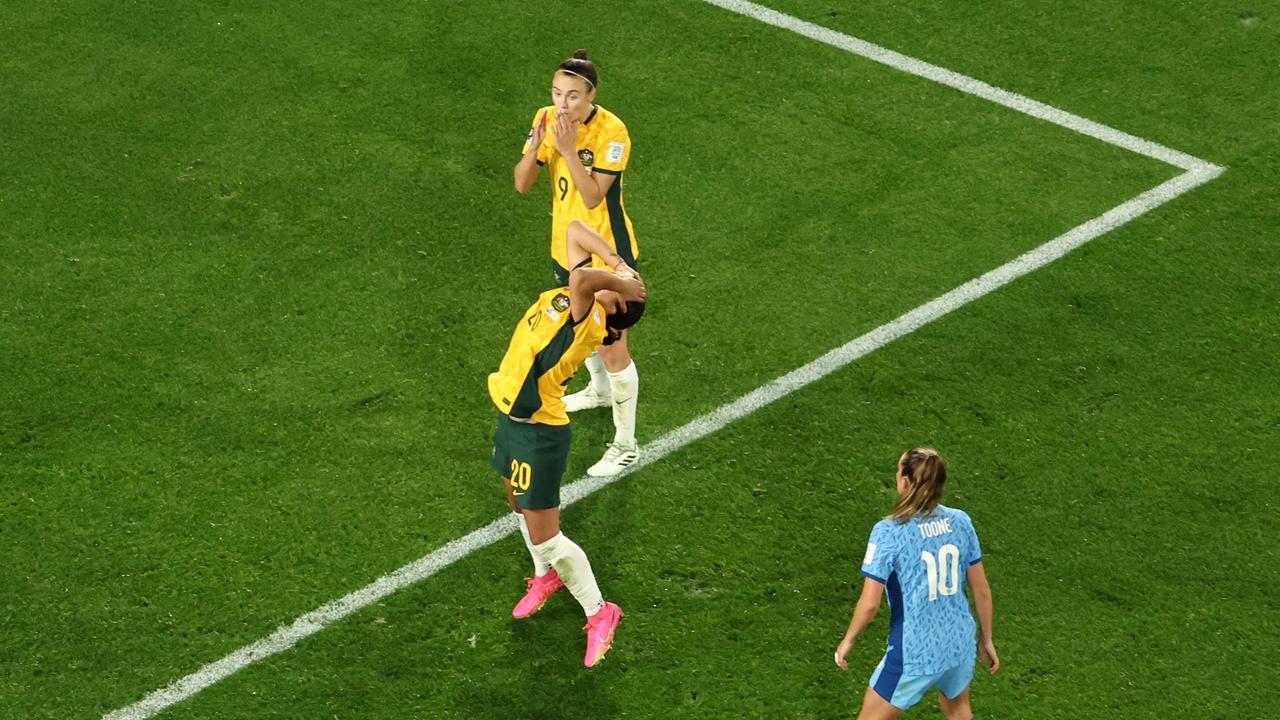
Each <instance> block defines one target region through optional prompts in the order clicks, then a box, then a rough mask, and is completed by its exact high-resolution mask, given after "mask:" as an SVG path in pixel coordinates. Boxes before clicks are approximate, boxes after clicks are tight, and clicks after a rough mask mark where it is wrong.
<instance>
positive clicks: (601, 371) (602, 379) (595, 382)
mask: <svg viewBox="0 0 1280 720" xmlns="http://www.w3.org/2000/svg"><path fill="white" fill-rule="evenodd" d="M583 364H584V365H586V366H587V372H589V373H591V387H592V388H593V389H594V390H595V391H596V394H597V395H599V396H600V397H603V398H607V397H609V385H610V383H609V371H608V370H606V369H605V367H604V360H601V359H600V353H598V352H595V351H594V350H593V351H592V352H591V354H590V355H588V356H587V360H586V362H585V363H583Z"/></svg>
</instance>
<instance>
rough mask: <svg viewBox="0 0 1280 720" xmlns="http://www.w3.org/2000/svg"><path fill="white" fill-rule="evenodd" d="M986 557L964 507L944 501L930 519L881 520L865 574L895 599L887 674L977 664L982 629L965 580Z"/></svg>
mask: <svg viewBox="0 0 1280 720" xmlns="http://www.w3.org/2000/svg"><path fill="white" fill-rule="evenodd" d="M981 561H982V549H981V548H980V547H979V546H978V534H977V532H975V531H974V529H973V521H972V520H970V519H969V516H968V515H966V514H965V513H964V512H962V511H960V510H954V509H952V508H949V507H945V506H942V505H939V506H938V508H937V509H936V510H935V511H934V512H933V514H932V515H929V516H927V517H926V516H923V515H917V516H915V517H913V518H911V519H910V520H908V521H907V522H905V523H899V522H898V521H897V520H881V521H880V522H878V523H876V526H875V527H874V528H872V530H871V539H870V541H868V543H867V554H866V556H865V557H864V558H863V559H862V574H863V575H864V576H865V577H869V578H871V579H873V580H876V581H878V582H881V583H884V586H885V593H886V594H887V595H888V596H889V611H890V620H889V642H888V645H889V648H888V652H886V653H885V670H886V671H890V672H900V673H903V674H906V675H929V674H933V673H940V672H943V671H944V670H947V669H949V668H953V667H955V666H956V665H960V664H963V663H972V662H973V661H974V657H975V655H976V653H977V642H976V640H975V634H976V631H977V626H976V625H975V624H974V622H973V615H972V613H970V612H969V600H968V598H967V597H965V593H964V585H965V575H966V573H967V571H968V569H969V566H970V565H973V564H974V563H978V562H981Z"/></svg>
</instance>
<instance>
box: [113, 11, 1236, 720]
mask: <svg viewBox="0 0 1280 720" xmlns="http://www.w3.org/2000/svg"><path fill="white" fill-rule="evenodd" d="M705 1H706V2H710V3H711V4H714V5H718V6H720V7H723V8H725V9H728V10H732V11H734V12H739V13H741V14H744V15H747V16H748V17H753V18H756V19H758V20H761V21H762V22H766V23H768V24H770V25H775V26H777V27H782V28H785V29H788V30H792V31H794V32H797V33H800V34H801V35H804V36H806V37H810V38H813V39H815V40H818V41H820V42H824V43H828V44H831V45H835V46H836V47H840V48H843V49H845V50H848V51H849V52H852V53H854V54H857V55H862V56H863V57H868V58H870V59H873V60H877V61H879V62H884V63H886V64H888V65H891V66H893V67H896V68H898V69H901V70H904V71H905V72H909V73H912V74H914V75H919V76H921V77H925V78H928V79H930V80H935V81H937V82H940V83H943V84H945V85H949V86H951V87H955V88H957V89H959V90H962V91H964V92H969V93H972V94H975V95H979V96H980V97H985V98H987V99H989V100H992V101H993V102H997V103H999V104H1001V105H1004V106H1006V107H1010V108H1013V109H1015V110H1019V111H1020V112H1025V113H1027V114H1029V115H1033V116H1035V117H1040V118H1043V119H1045V120H1049V121H1050V122H1053V123H1056V124H1058V125H1062V126H1063V127H1067V128H1070V129H1072V130H1075V131H1077V132H1081V133H1084V134H1086V135H1089V136H1091V137H1095V138H1097V139H1099V140H1103V141H1106V142H1109V143H1112V144H1114V145H1119V146H1120V147H1124V148H1127V149H1129V150H1133V151H1134V152H1137V153H1140V154H1142V155H1147V156H1149V157H1153V158H1156V159H1159V160H1163V161H1165V162H1168V163H1169V164H1171V165H1175V166H1177V167H1180V168H1183V169H1184V170H1186V172H1184V173H1183V174H1181V175H1179V176H1177V177H1175V178H1173V179H1171V180H1168V181H1166V182H1164V183H1161V184H1160V185H1157V186H1156V187H1154V188H1152V189H1151V190H1148V191H1146V192H1144V193H1142V194H1140V195H1138V196H1137V197H1134V198H1133V199H1131V200H1128V201H1127V202H1124V203H1122V204H1120V205H1118V206H1116V207H1114V208H1112V209H1111V210H1108V211H1107V212H1105V213H1103V214H1102V215H1099V216H1098V217H1096V218H1093V219H1092V220H1089V221H1087V222H1085V223H1082V224H1080V225H1077V226H1076V227H1074V228H1072V229H1071V230H1068V231H1067V232H1066V233H1063V234H1062V235H1059V236H1058V237H1056V238H1054V239H1053V240H1050V241H1049V242H1047V243H1045V244H1043V245H1041V246H1039V247H1037V248H1035V249H1034V250H1031V251H1030V252H1027V253H1025V254H1024V255H1021V256H1019V257H1018V258H1016V259H1014V260H1012V261H1010V262H1007V263H1005V264H1004V265H1001V266H1000V267H998V268H996V269H995V270H991V271H989V272H987V273H984V274H983V275H980V276H979V277H976V278H974V279H973V280H970V281H969V282H966V283H964V284H963V285H960V286H959V287H957V288H955V289H953V290H951V291H950V292H947V293H945V294H943V295H940V296H938V297H936V298H934V299H933V300H930V301H929V302H927V303H925V304H923V305H921V306H919V307H917V308H915V309H914V310H911V311H909V312H907V313H905V314H903V315H901V316H899V317H898V318H896V319H894V320H892V321H890V322H888V323H885V324H884V325H881V326H880V327H878V328H876V329H874V330H872V331H870V332H868V333H866V334H864V335H862V336H860V337H858V338H855V339H853V340H851V341H849V342H848V343H845V344H844V345H841V346H840V347H838V348H836V349H834V350H832V351H830V352H828V353H827V354H825V355H823V356H821V357H819V358H818V359H816V360H814V361H812V362H810V363H808V364H806V365H804V366H803V367H800V368H797V369H795V370H792V371H791V372H789V373H787V374H786V375H783V376H781V377H779V378H777V379H775V380H772V381H770V382H768V383H766V384H764V385H762V386H760V387H758V388H756V389H755V390H752V391H751V392H749V393H747V394H746V395H743V396H742V397H739V398H738V399H736V400H734V401H732V402H729V403H726V404H725V405H722V406H720V407H719V408H716V409H715V410H713V411H711V412H709V413H707V414H705V415H702V416H700V417H698V418H695V419H694V420H692V421H690V422H689V423H687V424H685V425H683V426H681V427H679V428H676V429H675V430H672V431H671V432H668V433H667V434H666V435H663V436H662V437H660V438H658V439H657V440H654V441H653V442H651V443H649V444H648V445H646V446H645V447H644V451H643V452H642V453H641V455H640V460H639V461H638V462H637V463H636V464H635V465H632V466H631V467H630V468H628V469H626V470H625V471H623V472H622V473H621V474H619V475H615V476H613V477H609V478H593V477H582V478H579V479H578V480H576V481H574V482H573V483H572V484H570V485H568V486H567V487H565V488H564V489H563V491H562V492H561V501H562V504H563V505H571V504H573V503H575V502H577V501H579V500H582V499H583V498H585V497H588V496H589V495H591V494H592V493H595V492H596V491H598V490H600V489H601V488H604V487H606V486H608V485H611V484H613V483H615V482H617V481H618V480H621V479H622V478H624V477H626V476H627V475H630V474H631V473H633V472H635V471H637V470H639V469H640V468H643V467H645V466H646V465H649V464H650V463H654V462H657V461H659V460H661V459H663V458H664V457H666V456H667V455H670V454H671V453H673V452H676V451H677V450H680V449H681V448H683V447H685V446H686V445H688V444H690V443H692V442H695V441H697V440H700V439H702V438H704V437H706V436H707V435H710V434H711V433H714V432H716V431H717V430H719V429H721V428H723V427H725V426H726V425H728V424H729V423H732V422H734V421H735V420H739V419H741V418H743V417H746V416H747V415H750V414H751V413H754V412H755V411H756V410H759V409H760V408H762V407H764V406H766V405H768V404H769V403H772V402H773V401H775V400H778V399H779V398H782V397H785V396H787V395H789V394H791V393H793V392H795V391H796V390H799V389H800V388H803V387H805V386H807V385H809V384H811V383H813V382H816V381H818V380H820V379H822V378H824V377H826V376H827V375H830V374H831V373H833V372H835V371H836V370H839V369H840V368H842V367H844V366H846V365H848V364H849V363H852V362H853V361H854V360H857V359H858V358H860V357H862V356H864V355H866V354H868V353H870V352H872V351H874V350H876V349H878V348H881V347H884V346H885V345H887V344H888V343H890V342H893V341H894V340H896V339H898V338H900V337H903V336H904V335H907V334H909V333H911V332H914V331H915V330H917V329H919V328H921V327H923V326H925V325H927V324H929V323H930V322H933V321H934V320H937V319H938V318H940V317H942V316H944V315H946V314H948V313H950V312H951V311H953V310H955V309H957V308H960V307H963V306H965V305H967V304H969V303H971V302H973V301H974V300H977V299H978V298H980V297H982V296H984V295H986V294H988V293H990V292H992V291H994V290H996V289H997V288H1000V287H1003V286H1004V285H1007V284H1009V283H1010V282H1012V281H1014V280H1016V279H1017V278H1020V277H1022V276H1023V275H1026V274H1027V273H1030V272H1032V271H1034V270H1037V269H1039V268H1041V267H1044V266H1045V265H1048V264H1049V263H1051V262H1053V261H1054V260H1057V259H1058V258H1060V257H1062V256H1063V255H1066V254H1067V253H1069V252H1071V251H1072V250H1074V249H1076V248H1078V247H1080V246H1081V245H1084V244H1085V243H1087V242H1089V241H1090V240H1093V239H1094V238H1096V237H1099V236H1100V235H1103V234H1105V233H1107V232H1110V231H1111V230H1114V229H1116V228H1118V227H1120V226H1121V225H1124V224H1125V223H1127V222H1129V221H1130V220H1132V219H1134V218H1136V217H1138V216H1140V215H1143V214H1144V213H1147V212H1149V211H1151V210H1152V209H1154V208H1157V207H1159V206H1161V205H1163V204H1164V203H1167V202H1169V201H1170V200H1173V199H1174V198H1176V197H1178V196H1179V195H1181V194H1183V193H1185V192H1188V191H1190V190H1193V189H1195V188H1197V187H1199V186H1200V185H1203V184H1204V183H1207V182H1209V181H1210V180H1212V179H1214V178H1215V177H1217V176H1218V175H1220V174H1221V173H1222V171H1223V168H1221V167H1219V166H1217V165H1214V164H1213V163H1210V162H1206V161H1204V160H1200V159H1199V158H1195V157H1192V156H1190V155H1187V154H1185V153H1181V152H1178V151H1176V150H1171V149H1169V148H1166V147H1164V146H1162V145H1157V144H1156V143H1152V142H1149V141H1146V140H1143V139H1141V138H1137V137H1134V136H1132V135H1129V134H1127V133H1123V132H1120V131H1119V130H1114V129H1112V128H1109V127H1107V126H1105V125H1101V124H1098V123H1095V122H1093V121H1091V120H1086V119H1084V118H1081V117H1078V116H1076V115H1072V114H1070V113H1067V112H1064V111H1061V110H1058V109H1056V108H1052V107H1049V106H1047V105H1044V104H1043V103H1038V102H1036V101H1034V100H1031V99H1029V98H1024V97H1022V96H1021V95H1015V94H1013V93H1009V92H1006V91H1004V90H1000V89H999V88H995V87H992V86H990V85H987V84H986V83H983V82H981V81H978V80H974V79H972V78H968V77H966V76H964V75H959V74H958V73H953V72H951V71H950V70H946V69H945V68H940V67H937V66H934V65H929V64H928V63H924V62H921V61H919V60H915V59H913V58H909V57H906V56H905V55H901V54H899V53H895V52H893V51H892V50H887V49H884V48H880V47H879V46H876V45H871V44H870V43H866V42H864V41H862V40H858V39H857V38H853V37H850V36H848V35H843V34H841V33H836V32H834V31H831V30H827V29H826V28H822V27H821V26H817V25H812V24H810V23H806V22H804V21H803V20H799V19H797V18H793V17H791V16H789V15H783V14H781V13H777V12H774V11H773V10H769V9H768V8H764V7H761V6H759V5H754V4H752V3H745V2H733V1H732V0H705ZM846 45H848V46H846ZM855 48H856V49H855ZM515 529H516V523H515V519H514V516H512V515H509V514H508V515H504V516H502V517H500V518H498V519H497V520H494V521H493V522H491V523H489V524H488V525H485V526H484V527H482V528H479V529H477V530H473V531H471V532H470V533H467V534H466V535H464V536H462V537H460V538H458V539H456V540H453V541H452V542H450V543H448V544H446V545H445V546H443V547H441V548H439V549H438V550H435V551H434V552H432V553H430V554H428V555H425V556H423V557H421V558H418V559H417V560H415V561H413V562H411V563H409V564H408V565H405V566H404V567H401V568H400V569H398V570H396V571H394V572H391V573H389V574H387V575H383V576H382V577H380V578H378V579H377V580H374V581H373V582H371V583H369V584H368V585H366V586H364V587H363V588H360V589H359V590H356V591H355V592H352V593H349V594H347V595H345V596H343V597H341V598H338V599H337V600H334V601H332V602H329V603H326V604H324V605H322V606H320V607H319V608H316V609H315V610H312V611H311V612H309V613H306V614H305V615H302V616H301V617H299V618H298V619H296V620H294V621H293V622H292V623H290V624H289V625H285V626H282V627H280V628H279V629H277V630H276V631H275V632H273V633H272V634H271V635H268V636H267V637H265V638H263V639H261V640H258V641H257V642H253V643H250V644H249V645H246V646H244V647H242V648H240V649H239V650H236V651H235V652H232V653H231V654H230V655H227V656H226V657H224V658H222V659H221V660H217V661H215V662H212V663H209V664H208V665H205V666H204V667H202V668H200V669H199V670H197V671H195V672H193V673H191V674H190V675H186V676H184V677H181V678H179V679H177V680H175V681H174V682H172V683H170V684H169V685H167V686H165V687H163V688H161V689H159V690H156V691H155V692H152V693H151V694H149V695H147V696H146V697H144V698H143V699H142V700H139V701H138V702H136V703H134V704H132V705H129V706H127V707H123V708H120V709H119V710H115V711H112V712H110V713H107V714H106V715H104V716H103V717H102V720H145V718H150V717H153V716H155V715H157V714H159V713H161V712H163V711H164V710H165V709H167V708H168V707H170V706H171V705H175V704H177V703H180V702H182V701H183V700H186V699H188V698H190V697H192V696H193V695H195V694H197V693H199V692H200V691H201V690H204V689H205V688H207V687H209V686H210V685H213V684H214V683H217V682H218V681H220V680H223V679H225V678H227V677H229V676H230V675H232V674H234V673H236V672H238V671H239V670H241V669H243V668H245V667H247V666H249V665H251V664H253V663H255V662H258V661H259V660H264V659H266V658H268V657H271V656H272V655H275V654H277V653H281V652H284V651H285V650H288V649H289V648H291V647H293V646H294V645H296V644H297V643H298V642H299V641H301V640H302V639H304V638H306V637H309V636H311V635H314V634H315V633H317V632H319V631H321V630H323V629H324V628H325V627H327V626H329V625H331V624H333V623H335V622H338V621H339V620H341V619H343V618H345V617H347V616H348V615H350V614H352V613H354V612H356V611H358V610H362V609H364V608H366V607H369V606H370V605H372V604H374V603H376V602H379V601H380V600H382V599H383V598H385V597H387V596H389V595H391V594H392V593H394V592H396V591H397V590H401V589H403V588H405V587H408V586H409V585H412V584H414V583H417V582H420V581H422V580H425V579H427V578H429V577H431V576H432V575H434V574H436V573H437V572H439V571H440V570H443V569H444V568H447V567H449V566H450V565H452V564H453V563H455V562H457V561H458V560H461V559H462V558H464V557H466V556H468V555H470V554H471V553H473V552H476V551H477V550H480V549H483V548H485V547H488V546H489V545H492V544H493V543H495V542H497V541H498V540H501V539H503V538H505V537H507V536H508V535H510V534H512V533H513V532H515Z"/></svg>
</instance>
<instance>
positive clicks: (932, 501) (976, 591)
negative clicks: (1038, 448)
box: [836, 448, 1000, 720]
mask: <svg viewBox="0 0 1280 720" xmlns="http://www.w3.org/2000/svg"><path fill="white" fill-rule="evenodd" d="M946 481H947V466H946V464H945V462H944V461H943V459H942V456H941V455H939V454H938V452H937V451H936V450H933V449H930V448H916V449H914V450H908V451H907V452H905V453H903V454H902V457H901V458H899V459H898V472H897V485H898V499H897V501H896V502H895V503H894V505H893V512H892V513H890V515H889V516H888V517H886V518H885V519H883V520H881V521H880V522H878V523H876V525H875V527H874V528H872V530H871V539H870V541H869V542H868V543H867V554H866V555H865V556H864V557H863V558H862V575H863V578H864V580H863V582H862V595H861V596H860V597H859V598H858V605H857V607H856V608H854V611H853V619H852V620H851V621H850V622H849V631H848V632H846V633H845V636H844V639H843V640H841V641H840V645H839V647H837V648H836V665H838V666H840V669H841V670H848V669H849V666H848V664H847V663H846V662H845V658H846V657H848V655H849V653H850V651H852V650H853V645H854V642H855V641H856V640H857V638H858V635H859V634H860V633H861V632H862V631H863V630H865V629H866V628H867V626H868V625H870V624H871V620H872V619H873V618H875V616H876V611H877V610H879V609H880V598H881V597H882V596H883V595H885V594H886V593H887V594H888V595H889V612H890V620H889V640H888V649H887V650H886V651H885V654H884V659H882V660H881V661H880V664H879V665H878V666H877V667H876V669H875V672H874V673H873V674H872V676H871V681H870V682H869V683H868V687H867V692H866V694H865V695H864V697H863V699H862V710H861V711H860V712H859V713H858V720H882V719H887V718H897V717H901V716H902V713H903V712H905V711H906V710H907V708H909V707H911V706H912V705H915V704H916V703H917V702H919V701H920V698H922V697H924V694H925V692H927V691H928V690H929V688H931V687H937V688H938V704H939V705H940V706H941V708H942V713H943V714H944V715H946V717H947V718H948V720H972V718H973V709H972V708H971V707H970V705H969V682H970V681H971V680H972V679H973V665H974V659H975V656H976V657H977V658H979V659H981V660H982V662H983V664H984V665H986V666H987V671H988V672H991V673H994V672H995V671H996V670H998V669H999V668H1000V658H999V656H997V655H996V646H995V644H994V643H993V642H992V640H991V620H992V605H991V586H990V585H988V584H987V573H986V571H985V570H983V568H982V549H981V547H979V545H978V534H977V532H975V531H974V529H973V522H972V521H971V520H970V519H969V516H968V515H966V514H965V513H964V512H962V511H960V510H956V509H954V508H949V507H946V506H945V505H940V504H939V502H940V501H941V500H942V486H943V484H944V483H945V482H946ZM962 568H963V572H962V571H961V569H962ZM966 582H967V583H968V585H969V589H970V591H971V592H972V593H973V603H974V607H975V608H976V609H977V611H978V627H975V625H974V621H973V615H972V614H970V612H969V601H968V600H967V599H966V598H965V594H964V587H965V584H966ZM979 628H981V632H980V633H977V641H976V642H975V640H974V638H975V633H976V632H977V630H978V629H979Z"/></svg>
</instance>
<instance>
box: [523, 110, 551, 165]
mask: <svg viewBox="0 0 1280 720" xmlns="http://www.w3.org/2000/svg"><path fill="white" fill-rule="evenodd" d="M544 111H545V113H546V114H545V115H543V117H542V124H543V125H546V124H547V120H549V119H550V118H551V109H550V108H540V109H539V110H538V112H536V113H534V114H533V120H531V121H530V122H529V134H528V135H526V136H525V138H524V147H523V148H522V149H521V150H520V154H521V155H523V154H525V153H527V152H529V143H531V142H533V129H534V128H535V127H537V124H538V115H539V114H540V113H543V112H544ZM550 137H551V132H550V131H548V132H547V134H546V135H545V136H544V137H543V142H542V144H541V145H539V146H538V164H539V165H546V164H547V143H546V140H547V139H548V138H550Z"/></svg>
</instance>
